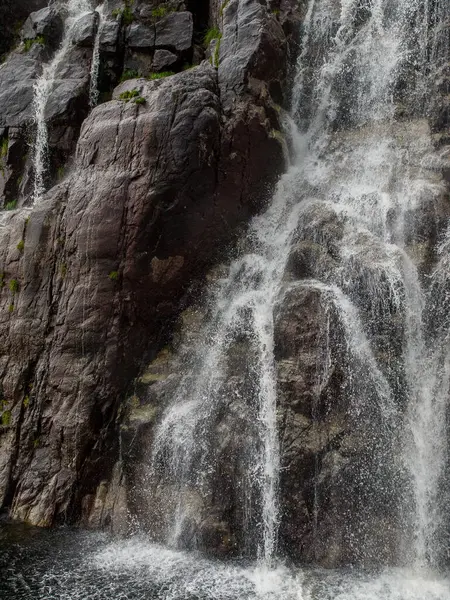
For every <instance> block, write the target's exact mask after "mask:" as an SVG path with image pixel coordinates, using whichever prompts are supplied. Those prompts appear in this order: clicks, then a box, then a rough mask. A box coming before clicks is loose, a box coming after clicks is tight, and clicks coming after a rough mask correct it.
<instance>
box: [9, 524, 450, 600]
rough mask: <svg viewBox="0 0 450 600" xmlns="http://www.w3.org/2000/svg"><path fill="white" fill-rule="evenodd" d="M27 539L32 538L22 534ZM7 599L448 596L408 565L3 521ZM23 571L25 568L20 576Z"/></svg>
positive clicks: (437, 599)
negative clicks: (366, 570)
mask: <svg viewBox="0 0 450 600" xmlns="http://www.w3.org/2000/svg"><path fill="white" fill-rule="evenodd" d="M24 538H26V540H27V541H26V543H24V542H23V539H24ZM0 542H1V543H2V554H1V555H0V568H1V577H0V598H1V599H2V600H9V599H11V598H14V600H110V599H111V598H116V599H117V600H181V599H182V600H237V599H239V600H244V599H245V600H448V598H450V587H449V583H448V581H447V580H445V579H443V578H442V577H425V576H424V575H423V574H420V573H414V572H412V571H407V570H395V569H392V570H386V571H383V572H381V573H378V574H376V575H365V574H361V573H360V574H358V573H352V572H351V571H347V572H346V571H332V570H329V571H326V570H320V569H302V570H297V569H290V568H288V567H285V566H278V567H276V568H273V569H271V570H268V569H267V568H266V567H264V566H261V565H254V564H253V565H251V564H250V565H242V564H235V563H232V562H229V563H221V562H214V561H210V560H206V559H205V558H203V557H201V556H200V555H198V554H196V553H186V552H181V551H175V550H171V549H169V548H167V547H163V546H157V545H149V544H148V542H147V541H146V540H143V539H139V538H135V539H130V540H127V541H122V542H112V541H108V539H107V538H106V537H105V536H103V535H98V534H90V535H86V534H80V533H76V532H70V531H64V530H62V531H60V532H58V533H56V532H53V533H45V532H42V531H40V532H39V531H33V530H31V531H27V530H25V531H24V530H21V531H19V532H17V531H14V532H11V531H8V530H6V531H4V532H2V529H1V528H0ZM19 574H20V575H19Z"/></svg>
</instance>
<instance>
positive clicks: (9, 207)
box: [5, 200, 17, 210]
mask: <svg viewBox="0 0 450 600" xmlns="http://www.w3.org/2000/svg"><path fill="white" fill-rule="evenodd" d="M16 206H17V200H11V202H7V203H6V204H5V210H14V209H15V208H16Z"/></svg>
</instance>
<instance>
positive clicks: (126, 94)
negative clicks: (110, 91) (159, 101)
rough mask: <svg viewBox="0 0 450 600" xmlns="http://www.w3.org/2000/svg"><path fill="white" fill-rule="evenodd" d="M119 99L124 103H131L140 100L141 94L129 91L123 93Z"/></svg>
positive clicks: (136, 91)
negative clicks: (136, 99)
mask: <svg viewBox="0 0 450 600" xmlns="http://www.w3.org/2000/svg"><path fill="white" fill-rule="evenodd" d="M119 98H120V100H123V101H124V102H129V101H130V100H132V99H133V98H139V92H138V90H127V91H126V92H122V93H121V94H120V95H119Z"/></svg>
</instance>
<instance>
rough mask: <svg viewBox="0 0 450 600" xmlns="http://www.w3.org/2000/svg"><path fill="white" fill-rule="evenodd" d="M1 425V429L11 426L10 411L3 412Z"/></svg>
mask: <svg viewBox="0 0 450 600" xmlns="http://www.w3.org/2000/svg"><path fill="white" fill-rule="evenodd" d="M2 425H3V427H8V426H9V425H11V411H10V410H5V412H4V413H3V414H2Z"/></svg>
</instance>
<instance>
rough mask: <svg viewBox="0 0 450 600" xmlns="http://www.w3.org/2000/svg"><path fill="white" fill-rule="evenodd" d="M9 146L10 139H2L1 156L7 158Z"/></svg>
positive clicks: (0, 145)
mask: <svg viewBox="0 0 450 600" xmlns="http://www.w3.org/2000/svg"><path fill="white" fill-rule="evenodd" d="M8 147H9V139H8V138H7V137H5V138H3V139H2V142H1V144H0V158H6V155H7V154H8Z"/></svg>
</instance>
